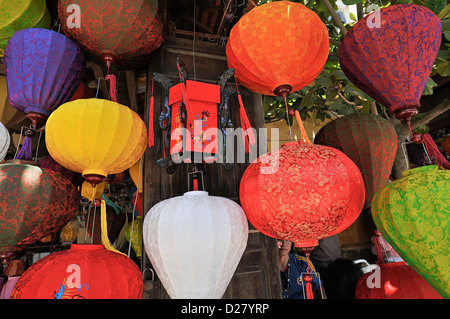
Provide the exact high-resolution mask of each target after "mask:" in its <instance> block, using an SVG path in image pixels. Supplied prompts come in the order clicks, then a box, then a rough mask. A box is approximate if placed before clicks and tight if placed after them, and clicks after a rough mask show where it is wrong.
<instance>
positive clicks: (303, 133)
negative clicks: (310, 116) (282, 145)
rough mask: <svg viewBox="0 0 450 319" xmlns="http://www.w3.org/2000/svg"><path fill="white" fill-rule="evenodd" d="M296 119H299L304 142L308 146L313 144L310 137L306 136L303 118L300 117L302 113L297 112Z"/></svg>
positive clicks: (298, 122)
mask: <svg viewBox="0 0 450 319" xmlns="http://www.w3.org/2000/svg"><path fill="white" fill-rule="evenodd" d="M295 118H296V119H297V124H298V127H299V128H300V132H301V133H302V138H303V142H305V143H306V144H312V143H311V141H310V140H309V138H308V135H307V134H306V130H305V127H304V126H303V121H302V118H301V117H300V113H299V112H298V111H297V110H295Z"/></svg>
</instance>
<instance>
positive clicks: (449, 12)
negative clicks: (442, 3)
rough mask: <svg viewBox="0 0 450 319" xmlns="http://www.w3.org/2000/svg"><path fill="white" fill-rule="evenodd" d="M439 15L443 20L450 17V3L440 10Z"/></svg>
mask: <svg viewBox="0 0 450 319" xmlns="http://www.w3.org/2000/svg"><path fill="white" fill-rule="evenodd" d="M437 16H438V18H439V19H441V20H443V19H445V18H447V17H450V3H449V4H447V6H446V7H445V8H444V9H442V11H441V12H439V14H438V15H437Z"/></svg>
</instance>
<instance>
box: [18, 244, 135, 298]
mask: <svg viewBox="0 0 450 319" xmlns="http://www.w3.org/2000/svg"><path fill="white" fill-rule="evenodd" d="M143 286H144V284H143V281H142V276H141V272H140V270H139V268H138V267H137V266H136V264H135V263H134V262H133V261H132V260H131V259H130V258H128V257H126V256H123V255H122V254H118V253H115V252H111V251H109V250H106V249H105V248H104V246H103V245H77V244H72V245H71V248H70V249H66V250H62V251H58V252H55V253H52V254H50V255H48V256H46V257H44V258H42V259H40V260H38V261H37V262H35V263H34V264H33V265H31V266H30V267H29V268H28V269H27V270H26V271H25V272H24V273H23V275H22V276H21V278H20V280H19V281H18V282H17V284H16V286H15V287H14V289H13V291H12V293H11V299H140V298H141V297H142V292H143Z"/></svg>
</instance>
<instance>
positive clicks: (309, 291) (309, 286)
mask: <svg viewBox="0 0 450 319" xmlns="http://www.w3.org/2000/svg"><path fill="white" fill-rule="evenodd" d="M303 280H304V281H305V282H306V284H305V290H306V299H314V293H313V289H312V284H311V281H312V275H311V274H304V275H303Z"/></svg>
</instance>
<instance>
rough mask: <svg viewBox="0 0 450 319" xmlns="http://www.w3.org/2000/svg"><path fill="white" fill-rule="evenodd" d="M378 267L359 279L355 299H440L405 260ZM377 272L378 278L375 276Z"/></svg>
mask: <svg viewBox="0 0 450 319" xmlns="http://www.w3.org/2000/svg"><path fill="white" fill-rule="evenodd" d="M379 267H380V268H379V269H377V270H374V271H372V272H369V273H366V274H364V275H363V276H362V277H361V278H360V279H359V281H358V284H357V285H356V299H442V297H441V296H440V295H439V294H438V293H437V292H436V290H434V289H433V287H431V286H430V284H428V283H427V282H426V281H425V280H424V279H423V278H422V277H420V276H419V274H418V273H417V272H415V271H414V270H413V269H412V268H411V267H410V266H408V265H407V264H406V263H405V262H395V263H385V264H381V265H380V266H379ZM375 272H376V273H375ZM377 274H379V278H375V276H376V275H377Z"/></svg>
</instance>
